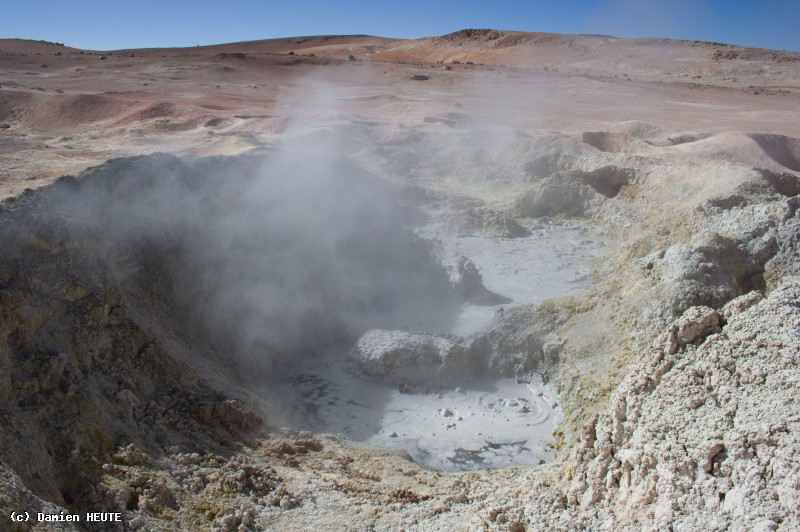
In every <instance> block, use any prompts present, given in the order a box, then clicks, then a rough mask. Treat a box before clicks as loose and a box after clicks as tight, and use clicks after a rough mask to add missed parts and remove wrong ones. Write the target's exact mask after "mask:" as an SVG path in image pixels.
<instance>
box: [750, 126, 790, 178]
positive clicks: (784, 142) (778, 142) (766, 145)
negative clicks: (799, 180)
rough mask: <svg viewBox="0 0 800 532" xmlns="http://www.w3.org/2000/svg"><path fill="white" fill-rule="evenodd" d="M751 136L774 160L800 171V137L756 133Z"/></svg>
mask: <svg viewBox="0 0 800 532" xmlns="http://www.w3.org/2000/svg"><path fill="white" fill-rule="evenodd" d="M749 137H750V138H751V139H753V140H754V141H756V143H758V145H759V146H761V149H762V150H764V152H766V154H767V155H769V157H770V158H771V159H772V160H773V161H775V162H776V163H778V164H780V165H781V166H785V167H786V168H788V169H789V170H794V171H795V172H800V139H795V138H792V137H784V136H783V135H771V134H768V135H763V134H755V133H754V134H751V135H749Z"/></svg>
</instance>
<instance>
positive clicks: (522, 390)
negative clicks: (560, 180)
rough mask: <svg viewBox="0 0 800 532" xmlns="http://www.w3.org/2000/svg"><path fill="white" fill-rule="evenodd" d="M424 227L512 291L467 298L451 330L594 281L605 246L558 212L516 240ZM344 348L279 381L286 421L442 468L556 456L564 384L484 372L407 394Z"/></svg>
mask: <svg viewBox="0 0 800 532" xmlns="http://www.w3.org/2000/svg"><path fill="white" fill-rule="evenodd" d="M417 234H418V235H419V236H420V237H422V238H425V239H427V240H431V241H435V242H436V245H437V246H439V247H440V248H443V249H444V251H445V253H447V254H450V255H460V256H464V257H466V258H468V259H470V260H471V261H472V262H473V263H474V264H475V265H476V266H477V267H478V269H479V270H480V273H481V274H482V276H483V283H484V285H485V286H486V288H487V289H489V290H491V291H492V292H495V293H496V294H499V295H501V296H505V298H507V299H508V300H510V302H507V303H503V304H500V305H494V306H479V305H473V304H465V305H463V307H462V309H461V312H460V315H459V317H458V321H457V324H456V326H455V327H454V329H453V330H452V331H449V332H450V333H452V334H454V335H457V336H464V337H466V336H469V335H472V334H475V333H479V332H481V331H483V330H485V328H486V327H487V326H488V325H489V323H490V322H491V319H492V317H493V316H494V313H495V312H497V311H498V310H499V309H500V308H502V307H508V306H513V305H520V304H527V303H540V302H542V301H544V300H546V299H549V298H553V297H560V296H566V295H570V294H575V293H578V292H580V291H582V290H584V289H586V288H587V287H588V286H589V285H590V284H591V280H592V268H591V265H590V264H589V261H590V259H592V258H596V257H600V256H601V255H602V252H601V249H600V246H599V244H598V243H596V242H594V241H593V240H591V239H590V238H588V237H587V236H586V235H587V234H586V231H585V230H584V229H583V228H581V227H580V226H577V225H573V224H567V223H563V222H555V221H543V222H539V223H537V224H536V225H534V226H533V227H532V228H531V236H528V237H524V238H514V239H502V238H494V237H482V236H469V237H453V236H446V235H444V234H442V233H441V232H440V231H439V230H438V228H437V227H435V226H428V227H424V228H421V229H419V230H418V231H417ZM415 332H420V331H415ZM425 332H428V331H425ZM430 332H441V331H430ZM346 354H347V353H341V352H339V353H331V354H330V355H329V356H327V357H323V358H322V359H315V360H310V361H308V362H307V363H305V365H304V366H301V367H298V368H297V370H296V372H295V373H294V374H293V375H292V376H291V377H290V379H288V380H287V381H285V382H283V383H281V384H280V385H279V386H278V388H277V389H274V388H273V390H272V392H273V394H275V393H276V392H277V395H278V396H280V397H282V401H283V402H284V403H285V405H286V408H285V411H284V415H285V416H286V418H285V419H286V422H287V424H289V425H291V426H294V427H295V428H298V429H304V430H311V431H314V432H318V433H319V432H321V433H340V434H344V435H345V436H347V437H349V438H351V439H353V440H355V441H358V442H363V443H365V444H369V445H375V446H382V447H392V448H399V449H403V450H405V451H407V452H408V453H409V454H410V455H411V457H412V458H414V460H416V461H417V462H419V463H422V464H425V465H428V466H430V467H432V468H434V469H437V470H441V471H467V470H474V469H496V468H500V467H506V466H529V465H536V464H540V463H543V462H544V461H546V460H547V459H548V458H549V457H550V450H549V448H548V445H547V442H548V441H550V440H551V439H552V433H553V431H554V430H555V429H556V428H558V426H559V425H560V423H561V421H562V412H561V408H560V407H559V405H558V396H557V394H556V391H555V390H554V389H553V387H552V386H550V385H549V384H547V383H545V382H543V381H542V379H541V377H540V376H539V375H537V374H531V375H529V376H527V377H526V378H524V379H497V378H493V377H489V376H486V377H485V378H483V379H478V380H477V381H476V382H473V383H470V385H465V386H462V387H459V388H455V389H447V390H436V391H430V392H426V393H407V392H403V391H400V390H398V389H396V388H392V387H390V386H387V385H385V384H381V383H378V382H374V381H371V380H369V379H367V378H365V377H363V376H360V375H357V374H354V373H353V372H351V371H350V369H349V368H348V366H347V362H346V358H347V357H346Z"/></svg>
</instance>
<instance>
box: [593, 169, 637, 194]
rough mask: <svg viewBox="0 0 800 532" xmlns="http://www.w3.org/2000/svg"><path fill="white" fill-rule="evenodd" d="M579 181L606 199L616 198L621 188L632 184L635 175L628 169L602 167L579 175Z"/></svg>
mask: <svg viewBox="0 0 800 532" xmlns="http://www.w3.org/2000/svg"><path fill="white" fill-rule="evenodd" d="M579 177H580V179H581V181H583V182H584V183H585V184H587V185H589V186H590V187H592V188H593V189H594V190H595V192H598V193H600V194H602V195H603V196H605V197H607V198H613V197H616V195H617V194H619V191H620V190H621V189H622V187H624V186H626V185H630V184H631V183H633V180H634V178H635V177H636V174H635V173H634V171H633V170H631V169H630V168H620V167H618V166H603V167H602V168H598V169H597V170H592V171H591V172H586V173H581V174H579Z"/></svg>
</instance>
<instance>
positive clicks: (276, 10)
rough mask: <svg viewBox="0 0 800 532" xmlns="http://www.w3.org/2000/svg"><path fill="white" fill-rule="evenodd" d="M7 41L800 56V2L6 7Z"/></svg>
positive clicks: (309, 1)
mask: <svg viewBox="0 0 800 532" xmlns="http://www.w3.org/2000/svg"><path fill="white" fill-rule="evenodd" d="M0 14H1V15H0V37H20V38H27V39H43V40H48V41H56V42H63V43H65V44H67V45H70V46H75V47H78V48H86V49H95V50H111V49H119V48H144V47H167V46H194V45H197V44H219V43H225V42H234V41H245V40H254V39H269V38H276V37H289V36H298V35H328V34H369V35H379V36H383V37H405V38H416V37H423V36H430V35H443V34H445V33H450V32H452V31H455V30H458V29H463V28H494V29H510V30H524V31H548V32H554V33H598V34H605V35H614V36H618V37H671V38H675V39H699V40H706V41H717V42H726V43H732V44H742V45H747V46H758V47H763V48H776V49H786V50H796V51H800V29H799V28H800V0H761V1H759V0H750V1H747V0H727V1H723V0H606V1H600V0H562V1H557V0H541V1H537V0H528V1H524V0H517V1H511V0H496V1H473V0H461V1H453V0H442V1H436V0H427V1H422V0H397V1H392V2H384V1H382V0H373V1H371V2H365V1H358V2H357V1H353V0H340V1H335V0H327V1H318V0H294V1H293V0H282V1H271V0H269V1H267V0H264V1H260V2H259V1H255V0H241V1H237V0H229V1H221V0H217V1H211V0H194V1H176V0H160V1H153V0H140V1H128V2H125V1H121V0H117V1H115V0H104V1H96V0H86V1H72V2H70V1H67V0H62V1H58V0H52V1H41V0H0Z"/></svg>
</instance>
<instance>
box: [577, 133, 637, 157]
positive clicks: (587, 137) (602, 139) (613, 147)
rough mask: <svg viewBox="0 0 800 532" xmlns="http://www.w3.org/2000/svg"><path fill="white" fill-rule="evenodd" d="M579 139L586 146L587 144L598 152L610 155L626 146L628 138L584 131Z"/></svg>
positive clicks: (618, 134)
mask: <svg viewBox="0 0 800 532" xmlns="http://www.w3.org/2000/svg"><path fill="white" fill-rule="evenodd" d="M581 138H582V140H583V142H585V143H586V144H589V145H590V146H593V147H595V148H597V149H598V150H600V151H605V152H610V153H617V152H620V151H622V150H623V148H625V146H626V145H627V144H628V136H627V135H625V134H623V133H609V132H606V131H586V132H585V133H584V134H583V135H582V137H581Z"/></svg>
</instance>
